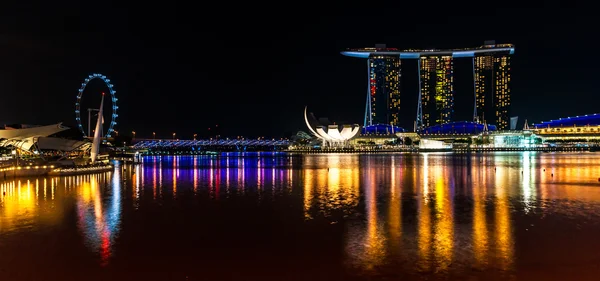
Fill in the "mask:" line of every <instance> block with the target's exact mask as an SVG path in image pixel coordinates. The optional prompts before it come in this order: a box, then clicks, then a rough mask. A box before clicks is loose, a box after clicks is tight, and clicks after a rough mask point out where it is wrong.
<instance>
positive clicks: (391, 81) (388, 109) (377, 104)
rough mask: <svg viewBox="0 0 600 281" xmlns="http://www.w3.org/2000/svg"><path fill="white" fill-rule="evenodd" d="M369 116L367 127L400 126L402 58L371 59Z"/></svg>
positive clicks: (372, 57) (376, 56)
mask: <svg viewBox="0 0 600 281" xmlns="http://www.w3.org/2000/svg"><path fill="white" fill-rule="evenodd" d="M368 63H369V97H370V100H369V101H368V103H369V104H368V105H367V107H368V110H369V114H368V116H367V118H366V119H367V120H365V123H366V125H374V124H391V125H394V126H397V125H398V122H399V116H398V113H399V112H400V58H399V57H398V56H387V55H378V54H374V55H372V56H370V57H369V59H368Z"/></svg>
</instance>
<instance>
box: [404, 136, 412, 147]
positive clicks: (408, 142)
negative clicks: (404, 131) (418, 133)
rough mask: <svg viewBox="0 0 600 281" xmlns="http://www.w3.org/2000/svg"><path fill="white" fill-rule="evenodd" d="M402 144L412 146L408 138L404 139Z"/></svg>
mask: <svg viewBox="0 0 600 281" xmlns="http://www.w3.org/2000/svg"><path fill="white" fill-rule="evenodd" d="M404 144H405V145H412V144H413V140H412V139H411V138H409V137H405V138H404Z"/></svg>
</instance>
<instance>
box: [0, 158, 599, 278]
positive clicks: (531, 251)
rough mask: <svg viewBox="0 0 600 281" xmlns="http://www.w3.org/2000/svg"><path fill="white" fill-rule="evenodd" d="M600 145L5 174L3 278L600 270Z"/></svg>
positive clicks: (574, 273) (168, 162) (169, 162)
mask: <svg viewBox="0 0 600 281" xmlns="http://www.w3.org/2000/svg"><path fill="white" fill-rule="evenodd" d="M599 180H600V154H595V153H534V152H521V153H494V154H491V153H490V154H472V155H466V154H465V155H453V154H445V153H428V154H389V155H384V154H369V155H359V154H329V155H306V156H290V155H285V154H269V153H267V154H244V155H240V154H228V155H225V154H224V155H222V156H218V157H217V156H195V157H194V156H177V157H174V156H173V157H147V158H144V163H143V164H140V165H136V166H131V165H127V166H125V165H118V166H117V167H116V168H115V171H113V172H108V173H103V174H97V175H82V176H72V177H46V178H43V177H42V178H29V179H27V178H21V179H8V180H5V181H0V191H1V192H2V194H1V195H0V196H1V197H0V280H128V281H131V280H598V279H597V278H598V276H600V239H598V238H597V237H599V236H600V181H599Z"/></svg>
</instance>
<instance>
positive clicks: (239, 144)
mask: <svg viewBox="0 0 600 281" xmlns="http://www.w3.org/2000/svg"><path fill="white" fill-rule="evenodd" d="M134 143H135V144H134V145H133V148H134V149H140V150H141V149H148V150H189V151H194V150H211V149H214V150H236V151H245V150H257V149H258V150H281V149H286V148H287V147H288V146H290V144H291V141H289V140H286V139H279V140H275V139H270V140H269V139H214V140H168V139H160V140H154V139H153V140H137V141H136V140H134Z"/></svg>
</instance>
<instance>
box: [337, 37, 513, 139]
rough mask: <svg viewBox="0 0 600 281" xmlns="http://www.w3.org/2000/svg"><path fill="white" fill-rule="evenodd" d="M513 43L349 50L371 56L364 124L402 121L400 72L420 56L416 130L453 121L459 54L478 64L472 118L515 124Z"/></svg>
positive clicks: (500, 125) (504, 126) (504, 125)
mask: <svg viewBox="0 0 600 281" xmlns="http://www.w3.org/2000/svg"><path fill="white" fill-rule="evenodd" d="M514 51H515V48H514V46H513V45H511V44H496V43H495V42H494V41H486V42H485V43H484V45H482V46H480V47H477V48H466V49H448V50H440V49H427V50H413V49H411V50H398V49H395V48H387V47H386V46H385V45H377V46H376V47H375V48H360V49H349V50H347V51H344V52H342V55H345V56H349V57H357V58H364V59H367V67H368V74H369V75H368V87H367V104H366V107H365V118H364V120H365V121H364V126H367V125H373V124H377V123H382V124H391V125H398V124H399V121H400V120H399V118H398V116H399V112H400V103H401V102H400V77H401V75H402V74H401V73H402V71H401V61H402V60H403V59H416V60H418V71H419V74H418V76H419V93H418V98H417V100H418V104H417V115H416V120H415V123H416V124H415V129H416V131H421V130H422V129H424V128H426V127H430V126H434V125H442V124H447V123H450V122H453V121H456V120H454V82H455V81H454V59H471V60H472V67H473V80H474V84H473V91H474V96H473V121H475V122H479V123H488V124H493V125H496V127H497V128H498V130H506V129H508V128H509V125H510V111H509V107H510V102H511V98H510V82H511V76H510V72H511V66H510V55H512V54H513V53H514Z"/></svg>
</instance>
